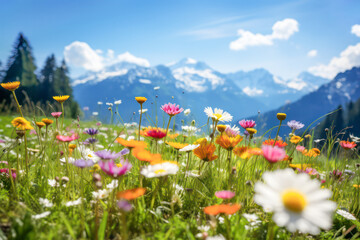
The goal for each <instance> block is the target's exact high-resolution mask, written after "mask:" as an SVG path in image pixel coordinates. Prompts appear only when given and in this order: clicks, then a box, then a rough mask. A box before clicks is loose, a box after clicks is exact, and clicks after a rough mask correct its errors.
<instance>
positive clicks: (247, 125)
mask: <svg viewBox="0 0 360 240" xmlns="http://www.w3.org/2000/svg"><path fill="white" fill-rule="evenodd" d="M239 124H240V126H242V127H243V128H244V129H246V128H253V127H255V126H256V123H255V121H254V120H247V119H243V120H241V121H240V122H239Z"/></svg>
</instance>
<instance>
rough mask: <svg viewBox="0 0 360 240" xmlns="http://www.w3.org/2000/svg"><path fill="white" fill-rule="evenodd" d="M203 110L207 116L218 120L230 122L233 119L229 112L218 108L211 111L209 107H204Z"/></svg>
mask: <svg viewBox="0 0 360 240" xmlns="http://www.w3.org/2000/svg"><path fill="white" fill-rule="evenodd" d="M204 112H205V113H206V115H207V116H208V117H210V118H212V119H214V120H216V121H220V122H230V121H232V119H233V117H232V116H231V115H230V113H228V112H224V111H223V110H222V109H219V108H215V109H214V111H213V110H212V108H211V107H206V108H205V110H204Z"/></svg>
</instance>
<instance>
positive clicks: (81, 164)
mask: <svg viewBox="0 0 360 240" xmlns="http://www.w3.org/2000/svg"><path fill="white" fill-rule="evenodd" d="M72 164H73V165H74V166H76V167H79V168H86V167H91V166H92V165H94V162H93V161H92V160H84V159H77V160H75V161H74V162H73V163H72Z"/></svg>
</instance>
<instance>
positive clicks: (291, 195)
mask: <svg viewBox="0 0 360 240" xmlns="http://www.w3.org/2000/svg"><path fill="white" fill-rule="evenodd" d="M282 202H283V204H284V206H285V207H286V208H287V209H288V210H290V211H292V212H296V213H300V212H302V211H303V210H304V208H305V207H306V205H307V202H306V199H305V195H304V194H302V193H301V192H299V191H297V190H286V191H284V192H283V194H282Z"/></svg>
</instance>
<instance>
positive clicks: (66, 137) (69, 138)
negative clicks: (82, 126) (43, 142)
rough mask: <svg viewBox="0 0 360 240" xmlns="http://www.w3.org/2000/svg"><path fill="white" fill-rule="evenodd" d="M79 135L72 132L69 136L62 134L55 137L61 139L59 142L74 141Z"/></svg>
mask: <svg viewBox="0 0 360 240" xmlns="http://www.w3.org/2000/svg"><path fill="white" fill-rule="evenodd" d="M78 138H79V136H78V135H77V134H73V135H71V136H70V137H69V136H63V135H57V136H56V139H57V140H59V141H61V142H71V141H74V140H76V139H78Z"/></svg>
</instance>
